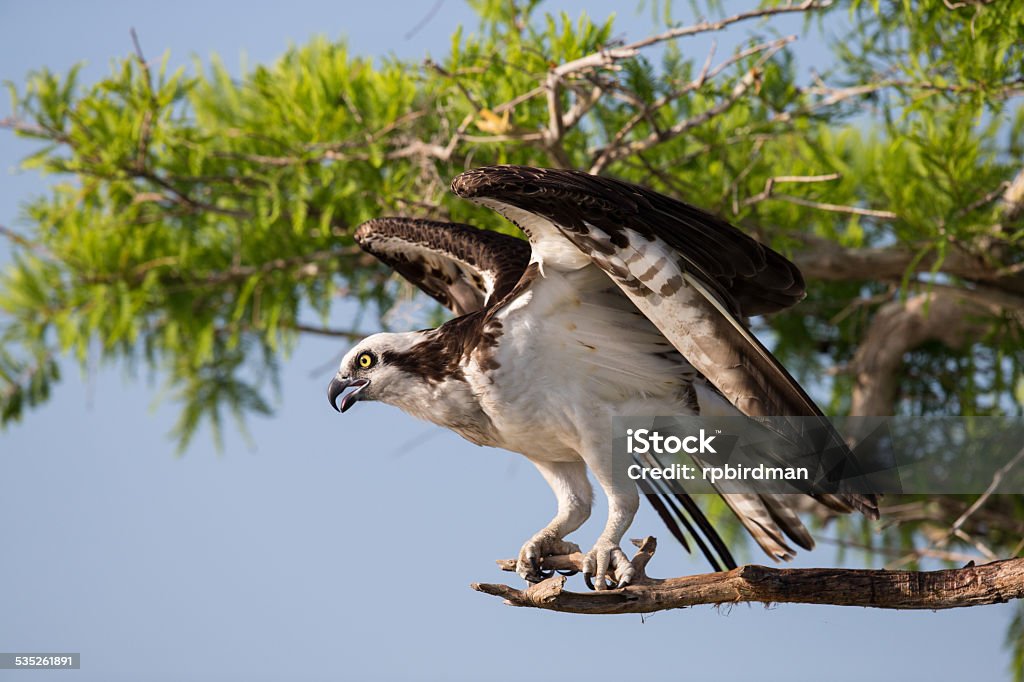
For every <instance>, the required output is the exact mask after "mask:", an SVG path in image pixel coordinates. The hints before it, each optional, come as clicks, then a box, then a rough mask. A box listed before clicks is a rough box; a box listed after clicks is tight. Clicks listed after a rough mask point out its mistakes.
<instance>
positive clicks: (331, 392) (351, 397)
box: [327, 377, 370, 412]
mask: <svg viewBox="0 0 1024 682" xmlns="http://www.w3.org/2000/svg"><path fill="white" fill-rule="evenodd" d="M369 385H370V380H369V379H349V378H348V377H343V378H339V377H334V378H333V379H331V385H330V386H328V387H327V400H329V401H330V403H331V407H333V408H334V409H335V410H337V411H338V412H344V411H345V410H347V409H348V408H350V407H352V406H353V405H355V404H356V402H357V401H358V400H359V394H360V393H362V391H363V389H365V388H366V387H367V386H369ZM349 388H354V389H355V390H354V391H351V392H349V393H347V394H345V397H343V398H342V399H341V405H338V402H337V401H338V396H339V395H341V394H342V393H345V390H346V389H349Z"/></svg>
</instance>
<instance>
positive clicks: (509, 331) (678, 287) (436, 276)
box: [328, 166, 878, 589]
mask: <svg viewBox="0 0 1024 682" xmlns="http://www.w3.org/2000/svg"><path fill="white" fill-rule="evenodd" d="M452 191H453V192H454V193H455V194H456V195H458V196H460V197H463V198H465V199H468V200H470V201H473V202H476V203H478V204H481V205H483V206H486V207H488V208H491V209H493V210H495V211H497V212H498V213H500V214H501V215H503V216H504V217H505V218H506V219H508V220H509V221H511V222H512V223H514V224H515V225H516V226H518V227H519V229H521V230H522V231H523V232H524V233H525V234H526V236H527V238H528V242H527V241H523V240H521V239H517V238H515V237H511V236H507V235H503V234H500V233H497V232H492V231H486V230H480V229H476V228H474V227H470V226H468V225H460V224H452V223H442V222H434V221H429V220H418V219H406V218H381V219H376V220H371V221H369V222H367V223H365V224H363V225H361V226H360V227H359V228H358V229H357V230H356V232H355V240H356V241H357V242H358V243H359V245H360V246H361V247H362V248H363V249H364V250H365V251H367V252H369V253H371V254H373V255H374V256H376V257H377V258H378V259H380V260H381V261H383V262H384V263H386V264H387V265H389V266H390V267H391V268H393V269H394V270H396V271H397V272H398V273H399V274H401V275H402V276H403V277H404V278H406V279H407V280H409V281H410V282H412V283H413V284H415V285H416V286H418V287H419V288H420V289H422V290H423V291H424V292H426V293H427V294H429V295H430V296H431V297H433V298H434V299H436V300H437V301H439V302H441V303H442V304H443V305H445V306H447V307H448V308H450V309H451V310H452V311H453V312H455V313H456V314H457V315H458V317H456V318H454V319H452V320H450V321H449V322H446V323H445V324H443V325H441V326H440V327H438V328H436V329H426V330H421V331H413V332H405V333H382V334H374V335H372V336H370V337H368V338H366V339H365V340H363V341H362V342H361V343H359V344H358V345H356V347H355V348H353V349H352V350H351V351H349V353H348V354H347V355H345V357H344V359H343V360H342V362H341V367H340V369H339V371H338V373H337V375H336V376H335V377H334V379H333V380H332V381H331V383H330V387H329V388H328V399H329V400H330V402H331V405H332V406H333V407H334V408H335V409H336V410H338V411H339V412H345V411H346V410H348V409H349V408H350V407H352V405H353V404H355V403H356V402H357V401H360V400H379V401H382V402H385V403H388V404H390V405H394V406H396V407H399V408H401V409H402V410H404V411H405V412H407V413H409V414H411V415H413V416H415V417H419V418H422V419H426V420H428V421H431V422H433V423H435V424H438V425H440V426H444V427H446V428H449V429H451V430H453V431H455V432H456V433H458V434H460V435H461V436H463V437H465V438H466V439H468V440H470V441H472V442H473V443H477V444H479V445H488V446H493V447H500V448H505V449H508V450H513V451H515V452H519V453H522V454H523V455H525V456H526V457H527V458H528V459H529V460H530V461H531V462H533V464H534V465H535V466H536V467H537V469H538V470H539V471H540V473H541V475H542V476H543V477H544V479H545V480H546V481H547V482H548V484H549V485H550V486H551V489H552V490H553V491H554V493H555V497H556V498H557V500H558V511H557V513H556V514H555V517H554V518H553V519H552V520H551V522H550V523H549V524H548V525H547V526H545V527H544V528H542V529H541V530H540V531H538V532H537V533H536V534H535V535H534V536H533V537H532V538H530V539H529V540H528V541H527V542H526V543H525V544H524V545H523V546H522V548H521V549H520V551H519V553H518V560H517V566H516V570H517V572H518V573H519V575H521V576H522V577H523V578H525V579H527V580H531V581H536V580H539V579H542V578H544V577H547V576H548V575H550V573H546V572H543V571H542V570H541V569H540V564H541V562H542V560H543V558H544V557H545V556H550V555H555V554H569V553H572V552H578V551H579V547H577V546H576V545H575V544H573V543H572V542H569V541H567V540H566V539H565V538H566V536H567V535H568V534H569V533H571V532H573V531H574V530H576V529H577V528H579V527H580V526H581V525H582V524H583V523H584V521H586V520H587V518H588V517H589V516H590V507H591V498H592V491H591V485H590V482H589V480H588V476H587V472H588V470H589V471H590V473H592V474H593V476H594V478H595V479H596V480H597V482H598V484H599V485H600V486H601V488H602V489H603V491H604V493H605V494H606V495H607V497H608V520H607V523H606V525H605V527H604V531H603V532H602V533H601V535H600V538H599V539H598V541H597V543H596V544H595V546H594V547H593V548H592V549H591V550H590V551H589V552H587V553H586V554H585V555H584V559H583V564H582V565H583V571H584V577H585V579H586V581H587V583H588V585H592V582H591V578H592V577H595V578H597V588H596V589H605V588H607V587H608V585H607V584H606V582H605V580H606V579H609V580H611V583H612V585H613V586H620V587H621V586H623V585H625V584H627V583H629V581H630V579H631V578H632V577H633V567H632V566H631V564H630V561H629V559H628V558H627V557H626V555H625V554H624V553H623V552H622V550H621V549H620V547H619V544H620V542H621V540H622V537H623V535H624V533H625V532H626V530H627V528H628V527H629V525H630V523H631V522H632V520H633V516H634V515H635V513H636V511H637V507H638V505H639V492H638V490H637V484H636V483H634V482H633V481H632V480H629V479H628V478H626V477H624V476H622V473H623V472H622V471H617V470H616V469H617V468H625V467H626V465H627V463H626V462H617V461H616V459H615V458H613V457H612V453H611V442H612V439H611V425H612V417H613V416H653V415H715V416H726V415H748V416H753V417H764V416H777V415H786V416H800V417H819V418H821V419H822V420H823V422H826V423H827V420H826V419H825V418H824V416H822V413H821V411H820V410H819V409H818V407H817V405H815V403H814V402H813V401H812V400H811V399H810V398H809V397H808V396H807V394H806V393H805V392H804V390H803V389H802V388H801V387H800V385H799V384H797V382H796V381H795V380H794V379H793V378H792V377H791V376H790V375H789V373H788V372H787V371H786V370H785V369H784V368H783V367H782V365H781V364H779V362H778V360H776V359H775V358H774V357H773V356H772V354H771V353H769V352H768V350H767V349H766V348H765V347H764V346H763V345H762V344H761V343H760V341H758V340H757V338H756V337H755V336H754V335H753V334H752V333H751V332H750V331H749V330H748V329H747V326H746V324H745V322H744V320H745V318H746V317H748V316H751V315H760V314H764V313H770V312H774V311H778V310H781V309H783V308H786V307H789V306H791V305H793V304H795V303H797V302H798V301H799V300H801V299H802V298H803V296H804V283H803V279H802V277H801V275H800V272H799V270H798V269H797V268H796V266H795V265H794V264H793V263H791V262H790V261H789V260H787V259H786V258H784V257H783V256H781V255H780V254H778V253H776V252H775V251H773V250H771V249H769V248H768V247H766V246H764V245H762V244H761V243H759V242H757V241H755V240H754V239H752V238H750V237H748V236H747V235H745V234H743V233H742V232H741V231H740V230H738V229H736V228H735V227H733V226H732V225H730V224H728V223H726V222H724V221H722V220H720V219H719V218H716V217H715V216H713V215H711V214H709V213H706V212H705V211H702V210H700V209H698V208H695V207H693V206H690V205H688V204H685V203H682V202H680V201H677V200H675V199H671V198H669V197H666V196H664V195H661V194H658V193H656V192H653V191H651V190H648V189H645V188H642V187H638V186H636V185H632V184H628V183H625V182H621V181H617V180H613V179H610V178H606V177H600V176H594V175H589V174H587V173H583V172H579V171H572V170H554V169H541V168H530V167H524V166H495V167H488V168H478V169H474V170H470V171H467V172H465V173H463V174H461V175H459V176H458V177H456V178H455V180H454V181H453V182H452ZM346 391H347V392H346ZM339 397H341V401H340V403H338V398H339ZM642 485H643V486H644V490H643V492H645V493H647V495H646V497H647V498H648V499H649V500H650V501H651V502H652V504H653V505H654V506H655V509H656V510H657V512H658V514H659V515H660V516H661V518H662V519H663V520H664V521H665V522H666V524H667V525H668V527H669V529H670V530H671V531H672V533H673V535H674V536H675V537H676V538H677V539H679V540H680V541H681V542H683V544H684V546H685V545H686V540H685V535H684V533H683V529H686V530H687V531H689V532H690V534H691V535H692V537H693V538H694V539H695V540H696V542H697V544H698V545H699V546H700V548H701V550H702V551H703V552H704V554H705V555H706V556H707V557H708V559H709V560H710V561H711V563H712V566H713V567H714V568H716V569H721V568H723V567H724V568H732V567H734V566H735V561H734V560H733V559H732V556H731V555H730V554H729V550H728V548H727V547H725V545H724V543H723V542H722V540H721V538H720V537H719V536H718V534H717V533H715V532H714V529H713V528H711V526H710V524H709V523H708V521H707V519H706V518H705V517H704V515H703V514H702V513H701V510H700V509H699V507H697V505H696V504H695V503H694V501H693V500H692V499H691V498H690V496H689V495H687V494H686V493H685V491H684V490H682V489H681V488H679V487H678V484H675V483H669V482H666V481H645V482H643V483H642ZM800 497H802V496H799V495H779V494H738V493H732V494H723V498H724V499H725V502H726V504H727V505H728V506H729V507H730V508H731V509H732V511H733V512H735V514H736V515H737V516H738V518H739V520H740V521H741V523H742V524H743V526H744V527H745V528H746V529H747V530H748V531H749V532H750V534H751V535H752V536H753V538H754V539H755V540H756V541H757V543H758V544H759V545H760V546H761V547H762V548H763V549H764V551H765V552H767V553H768V555H769V556H771V557H772V558H773V559H775V560H780V559H790V558H791V557H793V555H794V550H793V549H792V547H791V546H790V544H789V541H792V542H793V543H795V544H796V545H798V546H800V547H803V548H805V549H810V548H811V547H813V543H814V541H813V539H812V538H811V536H810V533H808V531H807V529H806V528H805V527H804V525H803V523H802V522H801V520H800V518H799V517H798V515H797V509H798V508H800V505H801V504H802V501H801V500H800V499H799V498H800ZM813 497H814V499H816V500H817V501H818V502H820V503H822V504H825V505H827V506H829V507H831V508H832V509H834V510H837V511H840V512H850V511H852V510H855V509H856V510H859V511H861V512H863V513H865V514H867V515H869V516H872V517H877V514H878V510H877V504H876V501H875V499H874V498H873V497H872V496H869V495H857V494H827V493H822V494H815V495H813ZM694 525H696V526H697V529H699V530H700V531H701V533H703V535H704V536H705V538H706V542H705V540H704V539H702V538H701V534H700V533H698V532H697V529H695V528H694ZM787 538H788V540H787ZM709 544H710V547H708V545H709Z"/></svg>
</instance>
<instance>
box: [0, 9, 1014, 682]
mask: <svg viewBox="0 0 1024 682" xmlns="http://www.w3.org/2000/svg"><path fill="white" fill-rule="evenodd" d="M431 4H432V3H431V2H422V3H413V2H407V3H399V2H376V3H358V4H356V3H332V2H326V1H320V2H300V1H294V2H290V3H272V2H247V3H244V4H243V3H227V2H224V3H215V2H203V3H200V2H195V1H189V2H177V3H157V2H139V1H134V2H113V1H107V2H93V3H69V2H64V3H60V2H53V1H37V2H32V3H27V2H15V1H13V0H2V1H0V45H3V48H2V50H0V79H4V80H12V81H14V82H20V81H21V80H22V79H23V76H24V74H25V73H26V72H27V71H28V70H30V69H32V68H37V67H41V66H47V67H49V68H51V69H54V70H64V69H66V68H68V67H69V66H70V65H71V64H73V63H75V62H78V61H81V60H86V61H87V63H88V67H87V69H86V70H85V72H84V77H85V78H86V79H95V78H97V77H100V76H102V74H103V73H105V71H106V69H107V65H108V64H109V62H110V60H111V59H112V58H114V57H117V56H122V55H125V54H127V53H129V52H130V50H131V42H130V38H129V33H128V31H129V28H130V27H135V28H136V30H137V31H138V33H139V36H140V38H141V40H142V44H143V47H144V49H145V51H146V53H147V55H149V56H151V57H156V56H157V55H159V54H160V53H161V52H163V51H164V50H165V49H166V50H170V52H171V61H172V64H185V63H189V61H190V59H191V57H192V56H193V55H198V56H200V57H206V56H208V55H210V54H211V53H213V52H216V53H218V54H220V55H221V56H222V57H224V59H225V62H226V63H227V64H228V66H229V67H232V68H235V69H237V68H238V66H239V64H240V63H241V58H240V56H241V55H242V54H243V53H244V54H245V55H247V57H246V59H247V60H248V63H250V64H255V63H259V62H265V61H269V60H271V59H273V58H274V57H275V56H277V55H278V54H280V53H281V52H282V51H283V49H284V48H285V47H286V46H287V45H288V44H289V42H302V41H304V40H306V39H307V38H308V37H310V36H312V35H314V34H318V33H322V34H326V35H328V36H332V37H336V36H342V35H347V36H348V37H349V41H350V44H351V46H352V48H353V50H354V51H355V52H358V53H363V54H371V55H381V54H385V53H388V52H395V53H397V54H399V55H402V56H406V57H420V56H422V55H424V54H425V53H426V52H427V51H431V52H433V53H434V54H435V55H440V54H443V53H444V51H445V50H446V48H447V46H448V44H449V40H448V37H449V35H450V33H451V31H452V30H453V29H454V28H455V26H456V25H457V24H458V23H460V22H461V23H465V24H467V25H469V26H472V25H473V24H474V20H473V18H472V15H471V13H470V12H469V11H468V10H467V9H466V8H465V7H464V6H463V5H461V4H459V3H457V2H454V0H447V2H445V3H444V5H443V7H442V9H441V10H440V12H439V13H438V14H437V15H436V16H435V17H434V18H433V19H432V20H431V21H430V22H429V23H428V24H427V25H426V26H425V27H423V28H422V29H421V30H420V31H419V32H418V33H417V34H416V35H415V36H414V37H413V38H412V39H410V40H405V39H404V38H403V35H404V34H405V33H406V32H408V31H409V30H410V29H412V28H413V27H414V26H415V25H416V24H417V23H418V22H419V20H420V19H421V18H422V17H423V16H424V15H425V14H426V13H427V10H428V9H429V7H430V5H431ZM680 4H685V3H680ZM749 4H751V3H746V2H744V3H734V2H727V3H725V5H726V6H727V7H728V8H729V9H733V7H734V6H736V7H738V8H742V7H745V6H749ZM616 6H618V7H623V6H624V7H631V6H632V5H631V3H614V2H607V1H605V0H600V1H598V0H592V1H591V2H551V3H549V4H548V5H547V7H548V8H549V9H552V10H555V9H562V8H565V9H567V10H568V11H569V12H570V13H571V14H574V15H575V14H578V13H579V11H580V10H581V9H582V8H587V9H588V11H589V12H590V13H592V14H593V15H595V16H599V17H603V16H605V15H607V14H608V13H609V11H611V10H612V8H614V7H616ZM680 11H681V12H682V11H685V9H684V8H680ZM618 27H619V28H618V31H617V32H618V33H619V34H623V35H627V36H629V37H641V36H642V35H645V34H646V32H647V31H648V29H649V28H650V18H649V16H648V15H647V14H646V13H645V14H643V15H640V16H637V15H636V14H635V13H634V12H633V11H632V10H631V9H627V10H624V11H620V22H619V23H618ZM798 28H799V22H796V23H791V24H789V28H788V29H787V30H797V29H798ZM708 45H709V42H708V39H706V38H702V39H699V40H694V41H692V42H690V43H688V44H687V47H688V49H690V48H692V49H693V50H695V51H696V53H697V54H700V55H703V54H704V53H705V52H706V50H707V47H708ZM725 45H727V43H726V42H722V43H721V46H723V47H724V46H725ZM720 49H721V48H720ZM720 53H722V52H720ZM801 54H802V55H804V56H805V57H806V59H807V60H808V62H806V63H805V66H804V67H803V68H809V66H810V63H815V64H816V65H817V66H818V67H819V68H820V65H821V63H824V60H827V56H826V54H827V52H826V48H825V47H824V46H823V45H822V44H820V42H818V43H815V42H814V41H813V40H812V41H804V45H803V46H802V47H801ZM0 106H2V107H3V108H2V109H0V116H6V115H8V114H9V111H8V109H7V108H6V107H7V105H6V104H4V105H0ZM31 150H32V146H31V145H26V144H25V143H24V142H21V141H18V140H16V139H15V138H14V137H13V136H12V135H10V134H9V133H6V132H2V131H0V168H2V170H3V176H2V180H0V224H3V225H7V226H14V227H17V226H19V225H20V224H21V223H20V220H19V217H18V207H19V205H20V203H21V202H23V201H24V200H25V199H27V198H28V197H29V196H31V195H32V194H34V193H40V192H43V191H45V187H46V185H45V180H44V179H40V178H39V177H38V176H36V175H33V174H26V173H20V172H15V171H14V168H15V166H16V164H17V161H18V159H19V158H21V157H22V156H24V155H25V154H27V153H29V152H30V151H31ZM8 258H9V252H8V249H7V246H6V244H0V263H3V262H6V260H7V259H8ZM348 311H349V309H348V308H347V307H345V306H339V309H338V311H336V315H337V316H339V317H344V316H345V315H347V314H348ZM344 350H345V348H344V347H343V344H339V343H337V342H335V341H331V340H324V339H307V340H303V341H302V342H301V343H300V344H299V346H298V348H297V350H296V352H295V353H294V355H293V356H292V357H291V359H289V360H288V361H287V362H286V363H285V364H284V367H283V387H282V393H281V399H280V402H279V404H278V406H277V407H278V409H277V412H276V414H275V415H274V417H272V418H268V419H262V420H255V421H253V422H252V424H251V427H252V433H253V437H254V440H255V447H249V446H248V445H247V444H246V443H245V442H244V441H243V440H242V439H241V438H240V437H239V436H238V435H237V434H235V433H229V434H228V437H227V440H226V443H227V445H226V448H225V450H224V452H222V453H217V452H216V451H215V450H214V448H213V445H212V439H211V438H210V437H209V434H208V433H206V432H203V433H201V434H200V435H199V437H197V439H196V441H195V442H194V444H193V445H192V447H190V448H189V450H188V452H187V453H186V454H185V455H184V456H183V457H176V456H175V454H174V444H173V443H172V442H171V441H170V440H168V438H167V437H166V434H167V432H168V431H169V430H170V428H171V426H172V424H173V422H174V419H175V417H176V415H177V413H176V407H175V406H174V405H173V404H166V403H163V404H158V403H157V397H158V394H159V377H157V379H156V381H155V383H154V382H152V381H150V380H148V379H147V378H146V377H145V376H140V377H133V376H131V375H129V374H127V373H126V372H125V371H124V369H123V368H121V367H118V366H114V367H102V368H98V369H95V370H93V371H90V372H89V373H87V374H83V373H82V372H80V371H79V370H78V368H77V367H76V366H74V365H72V364H70V363H65V364H64V375H65V378H64V381H63V382H62V383H61V385H60V387H59V388H58V389H57V391H56V392H55V395H54V397H53V399H52V400H51V402H50V403H49V404H48V405H46V406H45V407H43V408H41V409H38V410H36V411H33V412H31V413H30V414H29V415H28V416H27V417H26V419H25V420H24V422H23V423H21V424H19V425H15V426H14V427H12V428H10V429H8V430H7V431H6V432H2V433H0V542H2V543H3V550H2V551H0V651H76V652H81V654H82V669H81V670H79V671H74V672H72V671H61V672H54V673H47V672H35V673H32V674H31V677H32V679H33V680H49V679H60V680H69V679H73V680H83V681H84V680H104V681H113V680H277V679H301V680H348V679H358V680H419V679H449V680H480V679H488V680H513V679H517V680H520V679H533V680H546V679H555V678H560V679H567V678H569V677H578V678H582V679H587V680H592V681H598V680H615V679H623V678H632V677H634V676H641V675H642V676H643V677H645V678H646V679H652V680H660V679H686V680H691V679H692V680H702V681H705V680H706V681H711V680H745V679H752V678H756V679H760V680H776V679H783V678H784V679H787V680H791V681H798V680H820V679H829V680H863V679H865V678H868V677H870V678H873V679H878V680H886V679H902V680H910V679H930V680H937V681H938V680H962V679H985V680H995V679H1003V678H1005V676H1006V661H1007V656H1006V654H1005V651H1004V650H1003V649H1002V648H1001V644H1002V641H1003V637H1004V634H1005V628H1006V625H1007V623H1008V621H1009V618H1010V613H1011V607H1009V606H997V607H986V608H980V609H965V610H960V611H954V612H940V613H928V612H926V613H914V612H880V611H868V610H861V609H856V610H855V609H848V608H839V607H808V606H778V607H773V608H771V609H765V608H762V607H760V606H752V607H751V606H736V607H733V608H729V609H713V608H695V609H688V610H685V611H674V612H668V613H660V614H656V615H654V616H652V617H648V618H647V619H646V620H641V618H640V617H639V616H618V617H600V618H599V617H582V616H571V615H565V614H555V613H547V612H540V611H533V610H524V609H513V608H510V607H506V606H503V605H502V604H501V603H500V601H498V600H497V599H495V598H493V597H488V596H485V595H481V594H478V593H475V592H473V591H471V590H470V589H469V587H468V585H469V583H471V582H475V581H485V582H498V581H503V580H505V581H511V582H512V583H513V584H514V583H515V582H516V580H515V579H512V578H510V577H509V576H507V575H502V574H500V573H499V572H498V571H497V570H496V568H495V567H494V563H493V560H494V559H497V558H502V557H509V556H512V555H513V554H514V553H515V551H516V550H517V549H518V547H519V545H520V544H521V543H522V542H523V541H524V540H525V539H527V538H528V537H529V536H530V535H531V534H532V533H533V532H534V531H535V530H536V529H537V528H539V527H541V526H542V525H543V524H544V523H546V522H547V520H548V519H549V518H550V516H551V514H552V512H553V509H554V501H553V498H552V496H551V494H550V492H549V491H548V489H547V487H546V485H545V484H544V483H543V481H542V479H541V478H540V476H539V475H538V474H536V473H535V471H534V470H533V468H532V467H531V466H530V465H529V464H528V463H527V462H526V461H525V460H523V459H522V458H520V457H519V456H517V455H513V454H511V453H507V452H502V451H497V450H492V449H481V448H478V447H475V446H473V445H470V444H469V443H466V442H464V441H462V440H460V439H459V438H458V437H457V436H455V435H453V434H450V433H447V432H444V431H441V430H439V429H436V428H434V427H432V426H429V425H427V424H424V423H420V422H416V421H414V420H413V419H412V418H410V417H407V416H405V415H403V414H401V413H400V412H398V411H397V410H395V409H392V408H388V407H385V406H381V405H375V404H360V405H358V406H357V408H356V409H353V410H352V411H350V412H349V413H347V414H346V415H344V416H343V417H339V416H338V415H337V414H335V413H334V412H333V411H332V410H331V409H330V408H329V407H328V405H327V404H326V400H324V395H325V389H326V385H327V382H328V381H329V379H330V376H331V374H332V373H333V370H329V369H328V370H324V367H325V366H326V365H328V364H331V363H333V362H334V360H335V358H337V357H338V356H339V354H340V353H341V352H343V351H344ZM603 514H604V511H603V510H602V509H601V508H600V505H599V507H598V509H597V510H596V511H595V519H594V521H593V522H592V523H591V524H588V526H587V527H585V528H584V529H583V531H581V533H579V537H578V538H577V540H578V542H580V544H581V545H587V544H588V543H589V542H592V541H593V539H594V538H595V537H596V535H597V532H598V530H599V528H600V526H601V525H602V523H603ZM643 534H655V535H662V536H664V540H666V542H663V543H662V545H663V548H662V550H661V552H660V553H659V556H658V557H657V558H656V559H655V562H654V564H653V565H652V567H651V570H652V572H653V573H655V574H658V575H681V574H684V573H694V572H703V571H704V570H706V569H705V567H704V566H703V565H702V563H701V561H700V560H698V559H696V558H691V557H687V556H686V555H684V554H683V553H682V551H681V550H679V549H678V548H676V547H674V546H673V545H672V544H671V543H670V541H669V540H670V539H669V538H668V536H667V534H666V533H664V532H662V528H661V526H660V523H659V521H658V519H657V518H656V516H655V515H654V514H653V512H651V511H650V510H649V509H648V508H646V507H644V508H643V509H642V510H641V513H640V514H639V515H638V517H637V520H636V522H635V523H634V526H633V530H632V532H631V535H633V536H639V535H643ZM754 559H755V560H756V561H759V562H760V561H763V560H765V559H764V558H763V557H754ZM836 561H837V558H836V556H835V552H834V550H833V549H832V548H831V547H830V546H829V545H827V544H823V545H821V546H820V547H819V549H818V550H816V551H815V552H813V553H809V554H808V553H805V554H804V555H802V556H801V557H800V558H799V560H798V562H797V564H796V565H804V566H812V565H819V566H828V565H833V564H835V563H836ZM576 580H578V578H577V579H576ZM577 587H578V588H579V589H582V586H581V585H578V586H577ZM26 676H28V673H14V672H5V671H0V679H21V677H26Z"/></svg>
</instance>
